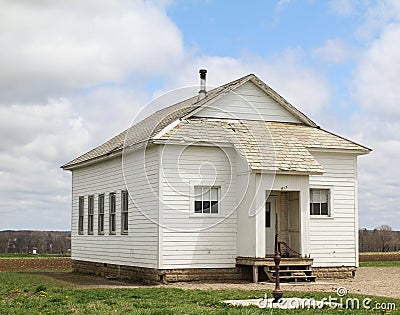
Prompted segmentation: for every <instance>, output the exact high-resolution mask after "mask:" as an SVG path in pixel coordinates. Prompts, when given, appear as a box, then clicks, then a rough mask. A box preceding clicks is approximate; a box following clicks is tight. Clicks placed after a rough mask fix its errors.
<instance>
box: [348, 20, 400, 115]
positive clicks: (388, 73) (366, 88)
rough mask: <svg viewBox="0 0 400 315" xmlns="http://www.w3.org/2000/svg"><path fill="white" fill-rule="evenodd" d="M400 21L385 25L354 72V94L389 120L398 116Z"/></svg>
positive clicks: (359, 100)
mask: <svg viewBox="0 0 400 315" xmlns="http://www.w3.org/2000/svg"><path fill="white" fill-rule="evenodd" d="M399 38H400V23H397V24H391V25H388V26H387V27H386V28H385V29H384V30H383V31H382V33H381V36H380V37H379V38H377V39H376V40H375V41H374V42H372V44H371V46H370V47H369V49H367V50H366V51H365V53H364V54H363V55H362V57H361V59H360V62H359V63H358V65H357V67H356V70H355V73H354V80H353V85H354V97H355V99H356V100H357V101H358V102H359V103H360V105H361V106H362V107H364V108H366V109H367V110H368V111H371V112H372V113H374V114H375V115H376V114H377V115H380V116H381V117H384V118H385V119H388V120H398V119H399V118H400V107H399V103H400V95H399V92H398V91H399V78H400V46H399V45H398V39H399Z"/></svg>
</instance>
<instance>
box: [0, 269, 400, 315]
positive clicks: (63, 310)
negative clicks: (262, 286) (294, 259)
mask: <svg viewBox="0 0 400 315" xmlns="http://www.w3.org/2000/svg"><path fill="white" fill-rule="evenodd" d="M266 293H267V294H268V296H271V292H270V291H262V290H259V291H245V290H209V291H203V290H182V289H176V288H156V287H145V288H135V289H87V290H74V289H73V287H72V286H71V285H69V284H67V283H65V282H62V281H57V280H54V279H52V278H50V277H47V276H46V275H41V274H30V273H17V272H0V314H1V315H5V314H97V315H102V314H107V315H108V314H134V315H135V314H144V315H146V314H163V315H168V314H234V315H235V314H246V315H250V314H252V315H253V314H288V313H289V314H398V313H396V312H398V311H392V312H391V313H390V312H385V311H377V310H373V311H371V310H365V309H360V310H354V311H353V310H351V311H350V310H331V309H330V308H326V309H317V310H304V309H303V310H302V309H299V310H292V311H287V310H273V311H272V310H266V309H259V308H257V307H254V306H252V307H233V306H229V305H226V304H224V303H222V302H221V301H222V300H225V299H249V298H261V297H264V294H266ZM285 296H298V297H309V298H311V297H313V298H316V299H321V298H327V297H328V296H329V294H328V293H318V292H307V293H302V292H286V293H285ZM332 296H336V295H335V294H334V293H332ZM357 297H359V298H360V299H363V298H364V297H362V296H357ZM373 301H374V302H373V303H375V301H378V302H385V303H396V305H397V306H398V307H399V306H400V300H394V299H387V298H373Z"/></svg>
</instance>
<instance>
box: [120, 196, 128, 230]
mask: <svg viewBox="0 0 400 315" xmlns="http://www.w3.org/2000/svg"><path fill="white" fill-rule="evenodd" d="M128 231H129V193H128V191H127V190H122V191H121V234H124V235H126V234H128Z"/></svg>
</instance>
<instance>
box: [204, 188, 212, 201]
mask: <svg viewBox="0 0 400 315" xmlns="http://www.w3.org/2000/svg"><path fill="white" fill-rule="evenodd" d="M210 190H211V189H210V188H205V187H203V201H210V200H211V196H210V195H211V192H210Z"/></svg>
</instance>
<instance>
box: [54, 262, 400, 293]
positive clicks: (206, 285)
mask: <svg viewBox="0 0 400 315" xmlns="http://www.w3.org/2000/svg"><path fill="white" fill-rule="evenodd" d="M46 275H48V276H50V277H52V278H56V279H58V280H61V281H65V282H68V283H70V284H71V285H72V286H73V287H74V288H77V289H81V288H139V287H150V286H143V285H135V284H132V283H129V282H124V281H117V280H107V279H105V278H103V277H98V276H88V275H78V274H73V273H46ZM153 287H166V288H182V289H200V290H218V289H243V290H268V291H272V290H273V289H274V284H273V283H268V282H262V283H258V284H254V283H248V282H246V283H211V282H187V283H185V282H181V283H170V284H167V285H165V284H163V285H156V286H153ZM281 287H282V289H283V290H287V291H321V292H336V290H337V288H339V287H345V288H346V289H347V291H348V293H358V294H365V295H375V296H382V297H391V298H397V299H400V268H391V267H385V268H375V267H360V268H358V270H357V272H356V276H355V278H353V279H344V280H340V279H337V280H326V281H317V282H315V283H307V284H286V283H282V285H281Z"/></svg>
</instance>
